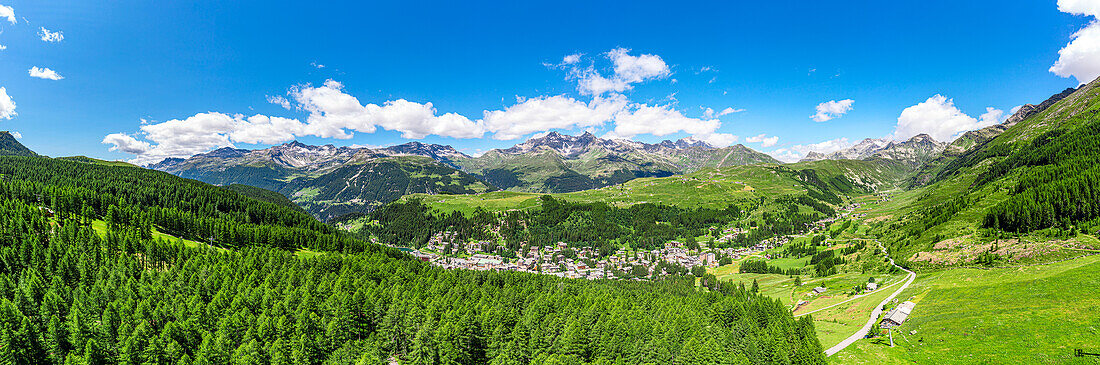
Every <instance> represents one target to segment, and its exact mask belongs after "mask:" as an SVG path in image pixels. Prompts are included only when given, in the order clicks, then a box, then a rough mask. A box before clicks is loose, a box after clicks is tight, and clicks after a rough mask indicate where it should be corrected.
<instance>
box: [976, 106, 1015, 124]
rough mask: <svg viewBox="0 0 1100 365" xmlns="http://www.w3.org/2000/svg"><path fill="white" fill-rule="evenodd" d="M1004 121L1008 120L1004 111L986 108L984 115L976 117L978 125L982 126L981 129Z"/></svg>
mask: <svg viewBox="0 0 1100 365" xmlns="http://www.w3.org/2000/svg"><path fill="white" fill-rule="evenodd" d="M1005 119H1008V115H1006V114H1005V112H1004V110H1000V109H997V108H994V107H991V106H988V107H986V108H985V113H982V115H980V116H978V125H982V126H983V127H982V128H985V127H988V126H991V125H994V124H998V123H1001V122H1004V121H1005Z"/></svg>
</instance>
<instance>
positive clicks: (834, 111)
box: [810, 99, 855, 122]
mask: <svg viewBox="0 0 1100 365" xmlns="http://www.w3.org/2000/svg"><path fill="white" fill-rule="evenodd" d="M852 103H855V100H852V99H844V100H839V101H838V100H830V101H826V102H824V103H821V104H817V114H814V115H811V116H810V118H811V119H813V120H814V121H815V122H825V121H829V120H832V119H835V118H840V116H842V115H844V114H845V113H848V111H850V110H852Z"/></svg>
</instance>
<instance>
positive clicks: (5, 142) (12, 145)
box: [0, 131, 37, 156]
mask: <svg viewBox="0 0 1100 365" xmlns="http://www.w3.org/2000/svg"><path fill="white" fill-rule="evenodd" d="M35 155H37V154H35V153H34V151H31V150H30V149H28V148H27V147H26V146H23V144H22V143H19V141H18V140H16V139H15V136H13V135H12V134H11V133H9V132H8V131H0V156H35Z"/></svg>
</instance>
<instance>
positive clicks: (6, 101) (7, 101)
mask: <svg viewBox="0 0 1100 365" xmlns="http://www.w3.org/2000/svg"><path fill="white" fill-rule="evenodd" d="M16 115H19V114H18V113H16V112H15V101H14V100H11V97H10V96H8V90H7V89H5V88H3V87H0V119H7V120H11V118H15V116H16Z"/></svg>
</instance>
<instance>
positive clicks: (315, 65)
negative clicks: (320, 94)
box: [309, 62, 325, 70]
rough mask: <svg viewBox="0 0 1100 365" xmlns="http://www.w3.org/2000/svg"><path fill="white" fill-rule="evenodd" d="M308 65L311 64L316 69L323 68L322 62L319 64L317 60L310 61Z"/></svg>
mask: <svg viewBox="0 0 1100 365" xmlns="http://www.w3.org/2000/svg"><path fill="white" fill-rule="evenodd" d="M309 65H310V66H313V67H314V68H316V69H318V70H319V69H322V68H325V65H324V64H320V63H317V62H310V63H309Z"/></svg>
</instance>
